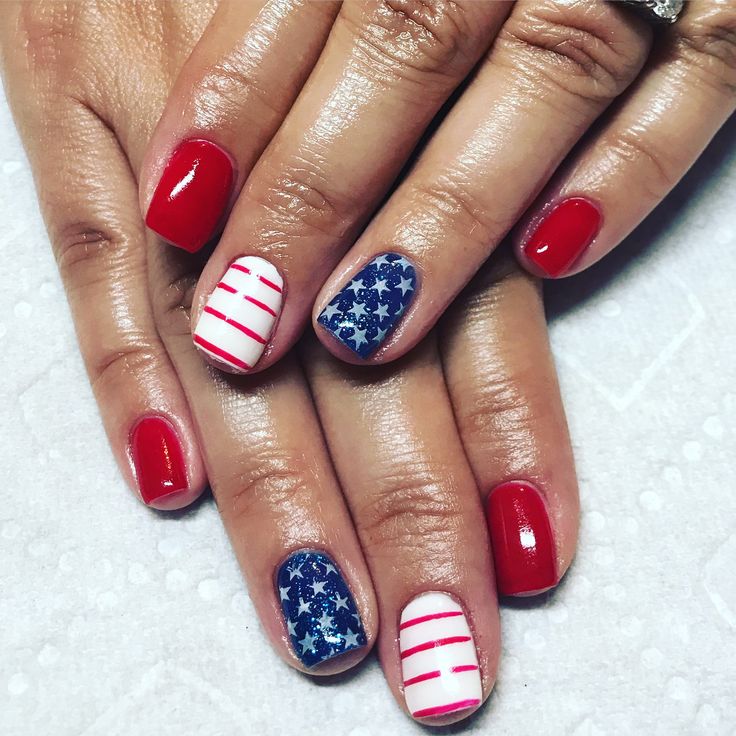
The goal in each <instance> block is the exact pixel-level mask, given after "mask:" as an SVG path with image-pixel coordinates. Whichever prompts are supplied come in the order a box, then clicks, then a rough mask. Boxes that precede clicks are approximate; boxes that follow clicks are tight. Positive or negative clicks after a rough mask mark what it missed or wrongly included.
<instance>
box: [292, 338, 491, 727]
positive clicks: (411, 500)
mask: <svg viewBox="0 0 736 736" xmlns="http://www.w3.org/2000/svg"><path fill="white" fill-rule="evenodd" d="M306 365H307V370H308V375H309V378H310V384H311V386H312V391H313V394H314V397H315V401H316V404H317V407H318V410H319V415H320V418H321V420H322V426H323V427H324V430H325V435H326V437H327V442H328V444H329V446H330V451H331V453H332V457H333V459H334V462H335V467H336V469H337V473H338V477H339V478H340V480H341V482H342V485H343V489H344V492H345V495H346V497H347V500H348V503H349V505H350V510H351V512H352V516H353V519H354V521H355V525H356V527H357V530H358V534H359V536H360V539H361V541H362V544H363V549H364V551H365V555H366V559H367V561H368V565H369V567H370V570H371V574H372V576H373V580H374V584H375V588H376V594H377V597H378V601H379V611H380V615H381V621H382V626H381V631H380V634H379V641H378V648H379V655H380V658H381V663H382V665H383V669H384V672H385V675H386V678H387V680H388V683H389V685H390V687H391V690H392V692H393V693H394V696H395V697H396V698H397V700H398V702H399V703H400V704H401V705H402V707H404V708H405V709H406V710H407V711H408V712H409V713H410V714H411V715H412V716H413V717H414V718H416V719H419V720H421V721H424V722H427V723H431V724H433V725H439V724H441V723H448V722H452V721H456V720H459V719H461V718H464V717H466V716H468V715H469V714H470V713H472V712H473V711H474V710H475V709H477V708H478V707H479V705H480V703H481V702H482V700H483V699H485V697H487V695H488V694H489V692H490V690H491V688H492V687H493V682H494V680H495V676H496V670H497V666H498V655H499V621H498V610H497V602H496V597H495V590H494V585H493V571H492V569H491V560H490V550H489V548H488V538H487V534H486V530H485V522H484V519H483V511H482V508H481V506H480V497H479V494H478V490H477V488H476V486H475V483H474V482H473V477H472V474H471V471H470V468H469V467H468V465H467V462H466V459H465V455H464V453H463V449H462V445H461V444H460V440H459V437H458V435H457V433H456V432H455V431H454V426H453V416H452V410H451V407H450V403H449V401H448V397H447V393H446V388H445V384H444V379H443V376H442V371H441V369H440V367H439V364H438V361H437V354H436V349H435V346H434V343H431V342H429V343H427V344H425V345H423V346H422V347H421V348H420V349H419V350H418V351H417V352H415V353H413V354H412V356H411V357H410V358H409V359H407V360H405V361H403V362H402V364H401V365H400V366H399V365H397V366H395V367H391V368H389V369H382V370H381V371H380V372H372V373H368V374H366V373H365V372H364V371H358V370H356V369H354V368H349V367H346V366H344V365H341V364H340V363H339V362H338V361H336V360H335V359H334V358H332V357H331V356H328V355H327V354H326V352H325V351H324V349H323V348H322V347H321V346H318V344H317V343H316V341H314V342H313V343H312V346H311V350H310V351H309V352H308V355H307V361H306ZM420 395H422V396H427V397H431V401H426V402H419V401H417V396H420ZM356 432H357V433H359V438H360V439H359V441H357V442H356V441H355V435H356Z"/></svg>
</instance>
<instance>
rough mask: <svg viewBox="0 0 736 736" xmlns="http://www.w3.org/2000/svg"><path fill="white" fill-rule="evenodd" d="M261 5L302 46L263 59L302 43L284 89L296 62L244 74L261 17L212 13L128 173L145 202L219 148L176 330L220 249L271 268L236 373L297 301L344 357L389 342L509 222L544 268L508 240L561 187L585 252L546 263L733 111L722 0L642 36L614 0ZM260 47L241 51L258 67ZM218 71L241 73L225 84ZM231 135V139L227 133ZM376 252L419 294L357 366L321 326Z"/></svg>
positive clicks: (398, 338)
mask: <svg viewBox="0 0 736 736" xmlns="http://www.w3.org/2000/svg"><path fill="white" fill-rule="evenodd" d="M264 12H265V11H264ZM268 12H271V13H276V14H278V13H280V14H281V15H282V16H283V18H291V19H292V20H294V22H295V23H298V26H299V29H300V32H301V35H300V40H299V42H298V43H297V44H293V43H292V44H289V50H288V51H287V52H285V53H284V52H280V51H277V50H276V47H277V46H278V43H277V44H275V45H274V51H273V54H274V55H279V54H280V56H281V57H282V58H283V59H290V58H295V56H297V55H299V54H301V56H300V62H299V63H300V64H301V67H300V68H301V69H302V70H303V72H304V74H302V81H303V87H302V88H301V90H300V94H299V97H298V99H296V101H294V97H295V94H296V92H297V89H296V87H297V86H299V81H298V80H297V75H295V74H294V73H293V70H292V72H291V73H290V74H286V75H283V74H282V73H281V68H280V66H277V65H273V64H269V63H261V64H260V66H259V67H256V66H255V65H254V64H253V63H252V58H251V55H249V54H246V57H247V58H246V60H245V62H244V63H241V62H240V59H241V57H242V56H243V52H242V46H243V44H244V43H246V41H247V35H244V33H247V28H248V24H251V26H252V27H253V26H258V24H259V21H258V20H257V19H256V20H254V18H255V13H254V11H253V4H249V3H246V4H242V7H241V9H240V10H233V8H231V7H230V6H229V4H227V3H224V4H222V5H221V6H220V8H219V9H218V11H217V12H216V13H215V15H214V16H213V18H212V20H211V22H210V24H209V25H208V27H207V29H206V30H205V33H204V35H203V37H202V39H201V40H200V43H199V44H198V47H197V50H196V53H195V54H194V55H193V56H192V57H191V58H190V59H189V60H188V61H187V63H186V65H185V67H184V69H183V71H182V77H181V80H182V81H180V82H177V83H176V85H175V87H174V90H173V92H172V94H171V95H170V96H169V98H168V101H167V104H166V106H165V108H164V111H163V116H162V119H161V122H160V123H159V125H158V126H157V129H156V131H155V132H154V135H153V137H152V139H151V142H150V145H149V148H148V151H147V154H146V157H145V162H144V165H143V171H142V181H141V204H142V208H143V211H144V212H145V211H146V209H147V207H148V203H149V202H150V197H151V194H152V192H153V189H154V187H155V185H156V183H157V181H158V179H159V177H160V174H161V171H162V168H163V166H164V164H165V162H166V160H167V158H168V156H169V154H170V152H171V151H172V150H173V148H174V146H175V145H176V144H177V143H178V142H179V141H180V140H182V139H183V138H186V137H191V136H202V137H204V138H207V139H209V140H213V141H215V142H218V143H220V144H221V145H223V146H224V147H225V148H226V149H227V150H234V151H235V153H234V156H235V159H236V161H237V163H238V181H237V183H236V186H235V191H234V198H235V199H234V202H233V204H232V209H231V211H230V214H229V219H228V221H227V225H226V226H225V229H224V233H223V236H222V238H221V240H220V243H219V245H218V247H217V248H216V249H215V251H214V252H213V254H212V256H211V258H210V260H209V262H208V264H207V265H206V267H205V269H204V271H203V273H202V278H201V279H200V282H199V285H198V288H197V291H196V294H195V300H194V303H195V316H194V323H195V324H196V320H197V317H198V315H199V313H200V310H201V308H202V306H203V303H204V301H205V300H206V298H207V296H208V295H209V294H210V293H211V291H212V290H213V288H214V286H215V284H216V283H217V282H218V280H219V279H220V277H221V275H222V274H223V273H224V271H225V270H226V268H227V266H228V264H229V263H230V262H231V261H233V260H234V259H235V258H237V257H238V256H241V255H260V256H262V257H264V258H266V259H268V260H269V261H271V262H272V263H274V264H275V265H276V266H277V268H278V269H279V270H280V271H281V273H282V275H283V276H284V278H285V279H286V282H287V285H288V293H287V299H286V302H285V305H284V309H283V312H282V314H281V317H280V320H279V323H278V325H277V329H276V331H275V333H274V334H273V335H272V337H271V339H270V341H269V345H268V347H267V349H266V352H265V353H264V355H263V356H262V357H261V359H260V360H259V362H258V364H257V365H256V366H255V367H254V370H261V369H263V368H266V367H268V366H269V365H271V364H272V363H274V362H275V361H277V360H278V359H280V357H281V356H283V355H284V354H285V353H286V352H287V351H288V350H289V348H290V347H291V346H292V345H293V344H294V342H295V341H296V340H297V339H298V336H299V335H300V334H301V332H302V330H303V327H304V324H305V322H306V321H307V319H308V318H309V312H310V311H311V317H312V320H313V324H314V327H315V331H316V333H317V335H318V337H319V338H320V340H321V341H322V342H323V344H324V345H325V347H326V348H327V349H328V350H329V351H330V352H332V353H333V354H334V355H335V356H337V357H338V358H340V359H342V360H344V361H346V362H350V363H364V362H368V363H370V364H376V363H386V362H389V361H391V360H394V359H396V358H399V357H401V356H402V355H405V354H406V353H407V352H408V351H409V350H410V349H411V348H413V347H414V346H415V345H416V344H417V343H418V342H420V341H421V340H422V339H423V338H424V337H425V336H426V335H427V333H428V331H429V330H430V329H431V328H432V327H433V326H434V325H435V324H436V322H437V320H438V319H439V317H440V316H441V315H442V314H443V313H444V311H445V310H446V309H447V308H448V306H449V305H450V304H451V303H452V301H453V300H454V299H455V298H456V297H457V295H458V294H459V293H460V291H461V290H462V288H463V287H464V286H465V285H466V284H467V283H468V281H469V280H470V279H471V278H472V276H473V275H474V274H475V273H476V271H477V270H478V269H479V268H480V266H481V265H482V264H483V263H484V262H485V260H486V259H487V258H488V257H489V256H490V254H491V253H492V252H493V250H494V249H495V248H496V247H497V246H498V244H499V243H500V242H501V241H502V240H503V238H504V237H505V236H506V235H507V234H508V233H509V231H510V230H511V229H512V228H513V227H514V225H515V224H516V223H517V221H519V220H521V224H520V225H519V227H518V228H517V229H516V230H515V232H514V241H515V246H516V248H515V250H516V255H517V257H518V258H519V261H520V263H521V264H522V265H523V266H524V267H525V268H527V269H528V270H530V272H532V273H534V274H536V275H540V276H546V275H547V274H545V273H543V272H542V271H541V270H540V269H539V267H538V266H537V265H535V264H534V263H533V262H532V261H530V260H529V258H528V257H527V256H526V254H525V251H524V246H525V245H526V244H527V242H528V241H529V239H530V237H531V234H532V233H533V232H534V230H535V228H536V226H537V225H538V224H539V222H540V221H541V219H542V218H543V217H544V216H545V215H546V214H547V213H548V212H549V211H550V210H551V209H552V208H553V207H554V206H555V205H557V204H558V203H559V202H560V201H562V200H563V199H565V198H566V197H568V196H584V197H587V198H589V199H590V200H592V201H593V202H594V203H595V205H596V207H597V208H598V209H599V211H600V212H601V213H602V215H603V221H602V225H601V227H600V230H599V232H598V234H597V235H596V236H595V238H594V240H593V241H592V242H591V243H590V245H589V247H588V248H587V249H586V250H585V251H584V252H583V254H582V256H581V257H580V258H579V259H578V260H577V261H576V262H574V263H573V265H572V266H570V267H568V268H567V270H566V271H564V272H563V273H561V274H559V275H561V276H565V275H569V274H572V273H577V272H579V271H581V270H583V269H585V268H587V267H588V266H590V265H592V264H593V263H595V262H596V261H597V260H599V259H600V258H601V257H602V256H603V255H604V254H605V253H607V252H608V251H610V250H611V249H612V248H614V247H615V246H616V245H617V244H618V243H619V242H620V241H621V240H622V239H623V238H624V237H625V236H626V235H627V234H628V233H629V232H630V231H631V230H632V229H633V228H634V227H635V226H636V225H637V224H638V223H639V222H640V221H641V220H642V219H643V218H644V217H645V216H646V215H647V214H648V213H649V212H650V211H651V210H652V209H653V208H654V207H655V206H656V205H657V204H658V203H659V201H661V199H662V198H663V197H664V196H665V195H666V194H667V192H668V191H669V190H670V189H671V188H672V187H673V186H674V184H675V183H676V182H677V181H678V180H679V178H680V177H681V176H682V175H683V174H684V173H685V172H686V171H687V169H688V168H689V167H690V165H691V164H692V163H693V161H694V160H695V159H696V158H697V157H698V156H699V154H700V153H701V151H702V150H703V148H704V147H705V145H706V144H707V143H708V142H709V141H710V139H711V138H712V137H713V135H714V134H715V133H716V131H717V130H718V129H719V127H720V126H721V125H722V124H723V122H724V121H725V120H726V119H727V118H728V117H729V116H730V115H731V114H732V112H733V110H734V106H735V105H736V94H734V89H736V76H734V75H735V74H736V61H735V60H736V54H735V53H734V43H735V40H736V36H735V35H734V25H735V23H736V20H735V12H736V11H734V6H733V3H731V2H729V0H715V1H713V0H692V1H691V2H689V3H687V9H686V11H685V13H684V15H683V17H682V19H681V20H680V21H678V23H676V24H675V25H673V26H672V27H669V28H666V29H658V30H657V31H656V32H655V33H653V32H652V27H651V25H650V24H648V23H647V22H646V21H644V20H643V19H642V18H640V17H638V16H637V15H636V14H634V13H632V12H631V11H630V10H627V9H625V8H622V7H620V6H619V4H617V3H609V2H595V3H590V2H586V1H585V0H569V1H567V2H559V1H553V0H533V1H532V0H520V1H519V2H515V3H506V2H476V1H475V0H469V1H468V2H465V0H459V1H458V2H453V3H449V2H448V3H445V2H438V3H429V4H428V3H423V2H414V0H391V2H379V1H378V0H376V1H375V2H368V3H365V2H359V1H358V0H345V1H344V2H343V3H341V4H339V5H338V4H334V3H306V4H305V3H302V2H298V1H297V0H275V1H274V2H272V3H269V4H268ZM238 23H240V31H239V32H238V31H237V30H236V29H237V26H238ZM251 31H252V29H251ZM277 35H278V34H277ZM286 36H288V31H287V30H283V37H286ZM244 39H245V40H244ZM301 47H304V48H305V49H307V51H302V50H301ZM268 57H269V52H268V50H264V49H263V47H259V53H258V59H259V61H261V62H264V61H265V60H266V59H268ZM234 68H235V69H237V70H238V74H239V75H240V81H241V82H242V84H240V85H232V84H230V83H229V82H228V80H229V78H230V77H231V76H232V74H233V69H234ZM223 70H227V71H226V72H225V71H223ZM471 71H472V74H471ZM307 73H308V74H309V76H308V78H307V77H306V74H307ZM213 79H214V80H216V81H215V82H213ZM223 80H224V81H223ZM223 87H224V88H225V89H226V90H227V93H226V94H220V95H218V96H217V97H216V98H215V99H213V94H212V89H213V88H214V89H218V90H219V89H221V88H223ZM233 87H236V88H237V89H233ZM458 89H460V93H457V90H458ZM263 90H268V93H267V94H264V92H263ZM453 92H455V93H456V94H455V95H454V97H453V98H452V104H451V105H450V106H449V108H448V106H447V105H445V103H446V102H447V100H448V97H450V95H452V94H453ZM254 97H255V98H257V99H260V100H261V102H262V100H263V99H264V98H267V99H268V106H269V113H268V114H267V115H266V116H265V117H264V119H263V120H264V121H263V122H262V123H259V122H257V123H255V124H254V123H253V117H254V112H253V111H254V110H258V109H259V107H260V105H259V102H258V101H256V103H255V105H254V104H253V99H254ZM291 102H294V104H293V105H292V104H291ZM443 105H445V107H444V109H443ZM202 109H205V110H206V111H207V114H206V115H202V114H201V110H202ZM441 109H442V114H441V115H440V117H439V120H438V119H437V118H435V116H436V115H437V113H438V111H440V110H441ZM279 116H281V118H282V119H279ZM430 123H432V125H433V130H432V135H431V137H430V139H429V141H426V140H422V141H421V144H420V151H419V153H418V155H417V150H416V147H417V144H418V143H420V139H421V138H422V136H423V134H424V133H425V131H426V130H427V127H428V126H429V125H430ZM594 123H595V125H594ZM243 129H248V130H249V131H252V134H251V135H250V136H249V139H248V140H244V138H243V137H242V136H237V135H236V133H235V132H236V131H238V130H243ZM264 140H270V143H269V145H268V146H267V147H266V146H265V144H264ZM412 155H414V156H415V160H414V161H412V163H411V169H410V170H409V173H408V175H407V176H406V177H405V178H404V180H403V182H402V183H401V185H400V186H398V188H397V189H396V190H395V191H392V189H393V187H394V186H395V184H396V177H397V175H398V173H399V172H400V171H401V169H402V167H403V166H405V165H406V164H407V161H409V160H410V158H411V157H412ZM256 159H257V161H256ZM246 174H247V177H246V176H245V175H246ZM241 187H242V189H241ZM540 192H541V193H540ZM389 195H390V196H389ZM382 202H383V206H382V207H381V209H380V211H379V212H378V213H377V214H375V210H376V208H377V207H378V206H379V205H380V204H381V203H382ZM372 215H375V216H373V219H372V220H371V221H370V224H369V225H368V227H365V225H366V221H367V220H369V218H371V216H372ZM387 250H393V251H396V252H399V253H401V254H403V255H405V256H406V257H408V258H409V259H410V260H411V261H412V262H413V264H414V265H415V267H416V269H417V272H418V274H419V289H418V290H417V292H416V294H415V297H414V300H413V302H412V304H411V307H410V308H409V310H408V311H407V313H406V316H405V317H404V318H403V319H402V320H401V321H400V322H399V324H398V326H397V327H396V329H395V330H394V331H393V333H391V334H390V335H389V337H388V339H387V340H386V341H385V342H384V343H383V344H382V345H381V346H380V347H379V348H378V350H376V351H375V352H374V353H373V354H372V355H371V356H370V357H368V358H367V359H363V358H359V357H358V356H356V355H355V354H354V353H353V352H352V351H351V350H349V349H348V348H346V347H345V346H344V345H343V344H342V343H340V342H339V341H337V340H336V339H334V337H333V336H332V335H331V334H330V333H329V332H328V331H326V330H325V329H324V328H322V327H321V326H320V325H319V324H318V322H317V318H318V316H319V314H320V313H321V311H322V309H323V308H324V307H325V306H326V305H327V304H328V303H330V301H331V299H332V298H333V296H334V295H335V294H336V293H337V292H338V291H339V289H340V287H341V286H342V285H343V284H344V283H345V282H346V280H349V278H350V277H351V275H352V274H354V273H356V272H357V271H358V270H359V269H360V268H361V267H362V266H363V265H364V264H365V263H367V262H369V261H370V260H371V259H372V258H374V257H375V256H377V255H379V254H381V253H384V252H386V251H387ZM320 287H321V288H320Z"/></svg>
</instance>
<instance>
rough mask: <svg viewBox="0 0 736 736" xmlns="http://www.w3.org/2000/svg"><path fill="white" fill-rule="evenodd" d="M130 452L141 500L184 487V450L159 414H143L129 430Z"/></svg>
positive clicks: (167, 423) (166, 494)
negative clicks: (147, 415)
mask: <svg viewBox="0 0 736 736" xmlns="http://www.w3.org/2000/svg"><path fill="white" fill-rule="evenodd" d="M130 455H131V457H132V459H133V465H134V466H135V475H136V480H137V481H138V488H139V489H140V493H141V498H142V499H143V501H144V503H146V504H151V503H153V502H154V501H157V500H160V499H161V498H163V497H165V496H169V495H171V494H173V493H178V492H179V491H184V490H186V488H187V486H188V483H187V471H186V465H185V463H184V453H183V452H182V449H181V444H180V443H179V437H178V436H177V434H176V430H175V429H174V427H173V425H172V424H171V422H169V421H168V420H167V419H164V418H163V417H157V416H149V417H144V418H143V419H141V420H140V421H138V423H137V424H136V425H135V427H133V431H132V432H131V433H130Z"/></svg>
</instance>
